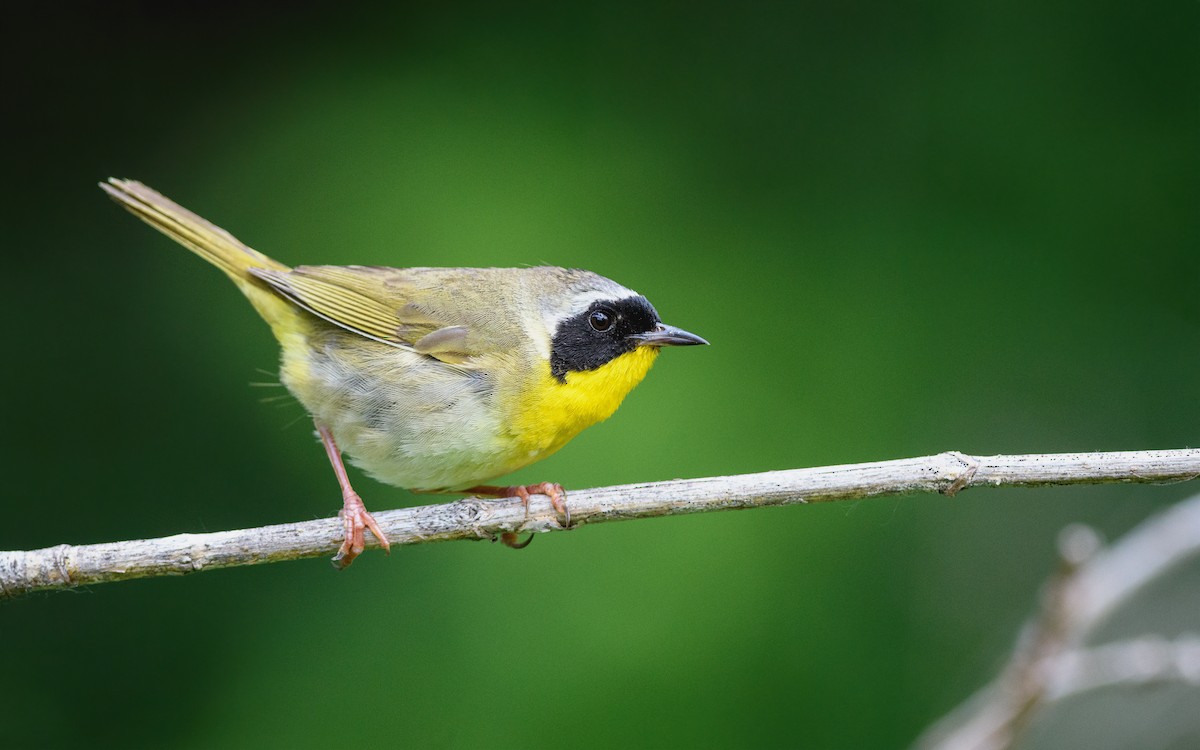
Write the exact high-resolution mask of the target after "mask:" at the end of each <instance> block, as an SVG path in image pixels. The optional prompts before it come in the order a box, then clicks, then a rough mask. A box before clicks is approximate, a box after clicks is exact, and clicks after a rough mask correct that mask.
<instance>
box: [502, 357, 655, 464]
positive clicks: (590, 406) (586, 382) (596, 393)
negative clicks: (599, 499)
mask: <svg viewBox="0 0 1200 750" xmlns="http://www.w3.org/2000/svg"><path fill="white" fill-rule="evenodd" d="M657 356H658V347H655V346H639V347H638V348H636V349H634V350H633V351H631V352H627V353H625V354H622V355H621V356H619V357H617V358H615V359H613V360H611V361H609V362H607V363H605V364H604V365H601V366H600V367H598V368H596V369H595V370H586V371H581V372H568V373H567V374H566V382H560V381H558V380H556V379H555V378H554V376H553V375H551V374H550V364H549V363H548V362H542V363H541V365H540V368H541V373H539V375H538V377H537V379H536V380H535V383H534V385H533V386H531V387H530V388H529V389H528V391H527V392H526V393H525V394H523V397H522V398H521V399H520V406H519V407H518V409H517V413H516V415H515V417H514V418H513V420H512V423H511V424H512V426H513V437H514V439H515V443H516V445H515V448H516V451H517V452H519V453H521V454H525V455H528V456H529V460H530V461H533V460H535V459H537V458H544V457H545V456H548V455H550V454H551V453H554V452H555V451H557V450H558V449H559V448H561V447H563V446H564V445H566V444H567V442H568V441H569V440H570V439H571V438H573V437H575V436H576V435H578V434H579V433H580V431H582V430H583V429H584V428H586V427H590V426H591V425H594V424H596V423H597V422H600V421H602V420H605V419H608V418H609V417H610V416H612V413H613V412H614V411H616V410H617V407H618V406H620V405H621V401H622V400H623V399H624V398H625V396H626V395H627V394H628V393H629V392H630V391H631V390H633V387H634V386H636V385H637V384H638V383H640V382H642V378H644V377H646V373H647V372H649V371H650V366H651V365H653V364H654V359H655V358H656V357H657Z"/></svg>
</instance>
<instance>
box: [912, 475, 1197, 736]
mask: <svg viewBox="0 0 1200 750" xmlns="http://www.w3.org/2000/svg"><path fill="white" fill-rule="evenodd" d="M1059 552H1060V556H1061V558H1062V565H1063V567H1062V569H1061V570H1060V571H1059V572H1058V573H1057V574H1056V575H1055V576H1054V577H1053V578H1051V579H1050V580H1049V582H1048V583H1047V585H1046V589H1045V591H1044V593H1043V597H1042V609H1041V612H1039V613H1038V615H1037V617H1036V618H1034V619H1033V620H1032V621H1030V622H1029V623H1027V624H1026V625H1025V627H1024V628H1022V630H1021V633H1020V636H1019V637H1018V640H1017V645H1016V647H1015V648H1014V650H1013V653H1012V656H1011V657H1010V659H1009V662H1008V664H1007V665H1006V666H1005V667H1004V669H1003V671H1002V672H1001V674H1000V676H999V677H997V678H996V679H995V680H994V681H993V682H992V683H991V684H990V685H987V686H986V687H984V688H983V689H982V690H980V691H979V692H977V693H976V694H975V695H973V696H972V697H971V698H969V699H968V700H967V701H966V702H964V703H963V704H962V705H960V706H958V707H957V708H955V709H954V710H953V711H951V712H950V713H949V714H947V715H946V716H945V717H943V718H942V719H940V720H939V721H938V722H937V723H935V724H934V725H932V726H931V727H930V728H929V729H927V730H926V731H925V733H924V734H923V735H922V736H921V737H920V738H918V739H917V741H916V743H915V744H914V748H917V749H918V750H1006V749H1007V748H1011V747H1013V746H1014V744H1015V743H1016V742H1017V740H1018V739H1019V737H1020V735H1021V731H1022V730H1023V729H1024V728H1025V727H1026V726H1027V725H1028V724H1029V722H1030V720H1031V718H1032V717H1033V715H1034V714H1035V713H1037V712H1039V711H1042V710H1045V709H1046V708H1047V707H1048V706H1049V705H1051V704H1053V703H1055V702H1057V701H1060V700H1063V699H1065V698H1068V697H1071V696H1075V695H1078V694H1080V693H1083V692H1087V691H1089V690H1095V689H1097V688H1100V687H1112V686H1116V685H1121V684H1135V685H1136V684H1144V683H1149V682H1165V681H1172V682H1181V683H1187V684H1200V637H1197V636H1195V635H1188V634H1185V635H1181V636H1179V637H1177V638H1175V639H1167V638H1163V637H1161V636H1159V635H1156V634H1153V633H1146V634H1144V635H1142V636H1140V637H1136V638H1130V639H1127V640H1122V641H1117V642H1113V643H1107V644H1100V645H1088V643H1087V641H1088V639H1089V636H1091V635H1092V634H1093V633H1095V632H1096V630H1097V628H1098V627H1099V626H1101V625H1103V624H1104V623H1105V622H1107V621H1108V619H1109V617H1110V616H1111V615H1112V614H1113V613H1114V612H1115V611H1116V610H1117V609H1118V608H1119V607H1120V606H1121V605H1122V604H1125V603H1126V602H1128V601H1129V600H1130V599H1132V598H1133V597H1134V596H1135V595H1136V594H1138V593H1139V592H1142V591H1144V590H1145V589H1146V587H1147V586H1149V585H1150V584H1151V583H1152V582H1154V581H1155V580H1157V579H1159V578H1160V577H1162V576H1164V575H1166V574H1167V573H1169V572H1170V571H1171V570H1172V569H1174V568H1175V567H1176V566H1178V565H1180V564H1182V563H1183V562H1185V561H1187V560H1189V559H1191V558H1192V557H1194V556H1196V555H1200V495H1197V496H1194V497H1192V498H1190V499H1188V500H1185V501H1183V502H1181V503H1178V504H1177V505H1174V506H1172V507H1170V508H1168V509H1167V510H1165V511H1163V512H1161V513H1159V514H1158V515H1156V516H1154V517H1152V518H1150V519H1149V520H1147V521H1144V522H1143V523H1142V524H1141V525H1140V526H1138V527H1137V528H1136V529H1134V530H1133V531H1131V532H1129V533H1128V534H1126V535H1125V536H1124V537H1123V538H1122V539H1121V540H1120V541H1118V542H1117V543H1116V544H1114V545H1113V546H1111V547H1109V548H1107V549H1104V550H1102V551H1101V550H1100V542H1099V537H1098V536H1097V535H1096V532H1095V531H1093V530H1092V529H1090V528H1088V527H1086V526H1081V525H1078V524H1075V525H1072V526H1069V527H1067V528H1066V529H1064V530H1063V533H1062V534H1061V535H1060V537H1059Z"/></svg>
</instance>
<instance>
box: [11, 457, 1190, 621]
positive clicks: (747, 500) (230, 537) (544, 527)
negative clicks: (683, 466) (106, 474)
mask: <svg viewBox="0 0 1200 750" xmlns="http://www.w3.org/2000/svg"><path fill="white" fill-rule="evenodd" d="M1198 476H1200V449H1184V450H1166V451H1127V452H1114V453H1059V454H1030V455H1019V456H987V457H981V456H968V455H965V454H962V453H958V452H955V451H951V452H947V453H939V454H937V455H934V456H926V457H922V458H909V459H900V460H895V461H882V462H878V463H867V464H846V465H842V466H828V467H820V468H811V469H792V470H787V471H771V472H765V473H761V474H744V475H740V476H729V477H707V478H702V479H681V480H675V481H670V482H654V483H647V484H630V485H623V486H617V487H604V488H600V489H592V490H580V491H576V492H571V493H570V496H569V498H568V505H569V506H570V509H571V518H572V522H573V528H574V527H578V526H582V525H586V524H593V523H602V522H606V521H621V520H627V519H633V518H647V517H653V516H669V515H682V514H687V513H702V512H708V511H717V510H734V509H740V508H755V507H765V506H774V505H795V504H806V503H818V502H831V501H836V500H857V499H862V498H869V497H883V496H889V495H903V494H912V493H922V492H936V493H940V494H943V495H954V494H956V493H958V492H959V491H961V490H963V489H966V488H968V487H979V486H994V487H999V486H1041V485H1060V484H1101V483H1112V482H1173V481H1186V480H1190V479H1195V478H1196V477H1198ZM374 516H375V519H376V521H377V522H378V523H379V525H380V527H381V528H382V529H383V532H384V533H385V534H386V535H387V537H388V539H389V541H390V542H391V543H392V544H393V545H405V544H419V543H422V542H439V541H449V540H454V539H474V540H478V539H493V540H494V539H495V538H496V536H497V535H499V534H502V533H508V532H517V533H538V532H547V531H558V530H561V528H562V527H561V526H560V525H559V522H558V520H557V517H556V515H555V512H554V509H553V508H552V507H551V505H550V502H549V499H548V498H545V497H543V496H534V499H533V502H531V504H530V507H529V508H528V510H526V509H524V508H522V506H521V503H520V501H519V500H515V499H510V500H481V499H477V498H468V499H465V500H457V501H454V502H448V503H439V504H436V505H427V506H422V507H416V508H402V509H398V510H390V511H381V512H376V513H375V514H374ZM341 533H342V524H341V521H339V520H338V519H336V518H329V519H322V520H317V521H306V522H302V523H292V524H282V525H277V526H264V527H260V528H253V529H241V530H237V531H223V532H215V533H205V534H177V535H175V536H169V537H163V538H161V539H140V540H132V541H127V542H112V543H108V544H89V545H79V546H72V545H66V544H63V545H59V546H57V547H49V548H46V549H40V550H32V551H13V552H0V598H11V597H14V596H18V595H21V594H26V593H30V592H33V591H42V590H51V589H65V588H72V587H75V586H82V585H88V584H93V583H105V582H109V581H121V580H127V579H132V578H145V577H150V576H163V575H180V574H186V573H194V572H197V571H201V570H212V569H217V568H228V567H233V566H237V565H253V564H257V563H267V562H277V561H281V560H296V559H300V558H308V557H316V556H320V555H328V554H332V553H333V552H334V551H335V550H336V549H337V548H338V545H339V544H340V542H341ZM368 546H369V547H378V543H377V542H376V541H375V540H373V539H372V540H371V541H370V543H369V544H368Z"/></svg>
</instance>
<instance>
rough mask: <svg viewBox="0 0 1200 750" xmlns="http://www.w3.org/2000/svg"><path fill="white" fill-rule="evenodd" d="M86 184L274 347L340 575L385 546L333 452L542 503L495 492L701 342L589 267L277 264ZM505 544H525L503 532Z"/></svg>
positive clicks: (172, 207) (115, 184) (131, 197)
mask: <svg viewBox="0 0 1200 750" xmlns="http://www.w3.org/2000/svg"><path fill="white" fill-rule="evenodd" d="M100 187H101V188H103V189H104V190H105V192H107V193H108V194H109V195H110V196H112V197H113V199H115V200H116V201H117V202H118V203H120V204H121V205H122V206H124V207H125V208H127V209H128V210H129V211H131V212H132V213H133V214H134V215H135V216H137V217H138V218H140V219H142V220H143V221H145V222H146V223H148V224H150V225H151V226H152V227H154V228H155V229H157V230H159V231H160V232H162V233H163V234H166V235H167V236H168V237H170V238H171V239H173V240H175V241H176V242H179V243H180V244H182V245H183V246H184V247H187V248H188V249H189V250H191V251H192V252H194V253H196V254H197V255H199V256H200V257H202V258H204V259H205V260H207V261H208V262H209V263H212V264H213V265H215V266H216V267H217V268H219V269H221V270H222V271H224V272H225V274H226V275H227V276H229V278H230V279H232V280H233V283H235V284H237V287H238V289H240V290H241V291H242V294H244V295H246V297H247V298H248V299H249V300H250V304H252V305H254V309H255V310H257V311H258V313H259V315H261V316H262V317H263V319H264V320H266V322H267V324H268V325H270V326H271V330H272V331H273V332H274V333H275V337H276V338H277V339H278V340H279V344H280V347H281V348H282V357H281V364H280V378H281V380H282V381H283V384H284V385H285V386H286V387H287V389H288V390H289V391H291V393H292V395H294V396H295V397H296V399H297V400H299V401H300V403H301V404H303V406H304V408H305V409H307V410H308V413H309V414H310V415H311V416H312V418H313V421H314V423H315V425H316V428H317V432H318V434H319V435H320V438H321V442H322V443H323V444H324V446H325V451H326V453H327V454H328V456H329V461H330V463H331V464H332V465H333V470H334V473H335V474H336V475H337V479H338V483H339V484H340V485H341V488H342V506H343V507H342V510H341V512H340V514H339V515H340V516H341V518H342V523H343V528H344V539H343V542H342V545H341V548H340V549H339V550H338V553H337V555H336V556H334V558H333V560H334V563H335V564H336V565H337V566H338V567H345V566H347V565H349V564H350V563H351V562H352V561H353V560H354V558H355V557H357V556H358V555H359V554H360V553H361V552H362V551H363V544H364V530H366V529H369V530H370V531H371V533H373V534H374V535H375V536H376V538H378V539H379V542H380V544H381V545H382V546H383V547H384V548H385V549H390V546H389V544H388V541H387V538H386V537H385V536H384V535H383V533H382V532H381V531H380V529H379V526H378V525H377V524H376V523H375V519H374V518H372V517H371V514H370V513H368V512H367V509H366V507H365V506H364V505H363V502H362V499H361V498H360V497H359V496H358V493H356V492H355V491H354V489H353V488H352V487H351V486H350V480H349V479H348V478H347V476H346V469H345V467H344V466H343V465H342V458H341V456H342V451H345V452H346V453H347V454H348V455H349V456H350V458H351V460H352V461H353V462H354V464H355V465H357V466H359V467H360V468H361V469H363V470H364V471H365V472H366V473H367V474H369V475H371V476H373V477H374V478H376V479H378V480H380V481H382V482H386V483H388V484H393V485H396V486H399V487H404V488H408V489H412V490H416V491H422V492H461V493H464V494H466V493H473V494H484V495H491V496H496V497H519V498H521V500H522V501H523V502H524V503H525V504H526V507H528V504H529V496H530V493H533V492H537V493H543V494H546V495H548V496H549V497H550V499H551V501H552V502H553V504H554V507H555V509H556V510H557V512H558V513H560V514H561V515H562V516H563V519H564V520H563V523H564V525H570V514H569V512H568V510H567V507H566V504H565V502H564V494H565V493H564V492H563V489H562V487H561V486H560V485H557V484H553V483H548V482H544V483H541V484H536V485H526V486H518V487H495V486H490V485H483V484H481V482H486V481H487V480H489V479H491V478H493V477H498V476H501V475H504V474H508V473H510V472H512V471H516V470H517V469H520V468H521V467H523V466H526V465H528V464H530V463H533V462H534V461H537V460H538V459H541V458H545V457H546V456H549V455H550V454H552V453H554V452H555V451H557V450H558V449H559V448H561V447H563V445H565V444H566V443H567V442H568V441H569V440H570V439H571V438H573V437H575V436H576V435H578V434H579V432H580V431H582V430H583V429H584V428H585V427H588V426H590V425H593V424H595V423H596V422H599V421H601V420H603V419H606V418H607V417H609V416H610V415H611V414H612V413H613V412H614V411H616V408H617V406H619V405H620V403H621V400H622V399H624V398H625V395H626V394H628V393H629V391H630V390H632V389H633V387H634V386H635V385H637V384H638V383H639V382H641V380H642V378H643V377H644V376H645V375H646V372H647V371H648V370H649V369H650V366H651V365H652V364H653V363H654V360H655V358H656V357H657V356H658V352H659V350H660V349H661V348H662V347H664V346H689V345H693V344H706V343H708V342H706V341H705V340H704V339H702V338H700V337H699V336H696V335H695V334H692V333H688V332H687V331H684V330H681V329H679V328H674V327H672V326H668V325H665V324H664V323H663V322H662V321H661V320H660V319H659V317H658V313H657V312H656V311H655V309H654V307H653V306H652V305H651V304H650V302H649V301H647V300H646V298H645V297H643V296H641V295H640V294H638V293H637V292H634V291H631V290H629V289H627V288H625V287H623V286H621V285H620V284H617V283H616V282H614V281H610V280H609V279H606V278H604V277H603V276H599V275H597V274H594V273H592V272H590V271H582V270H576V269H566V268H556V267H551V266H543V267H538V268H382V267H377V266H296V267H295V268H289V267H288V266H285V265H283V264H282V263H280V262H279V261H276V260H273V259H271V258H268V257H267V256H265V255H263V254H262V253H260V252H258V251H256V250H253V249H251V248H250V247H248V246H247V245H245V244H243V243H242V242H240V241H238V240H237V238H235V237H234V236H233V235H231V234H229V233H228V232H226V231H225V230H223V229H221V228H219V227H217V226H214V225H213V224H210V223H209V222H207V221H205V220H204V219H202V218H200V217H199V216H197V215H196V214H194V213H192V212H191V211H188V210H187V209H185V208H183V207H182V206H180V205H178V204H176V203H174V202H172V201H171V200H169V199H167V198H166V197H164V196H162V195H160V194H159V193H157V192H155V191H154V190H151V189H150V188H148V187H146V186H145V185H143V184H141V183H139V182H135V181H132V180H119V179H115V178H110V179H109V180H108V182H107V183H100ZM504 541H505V542H506V543H507V544H509V545H510V546H514V547H515V546H523V545H519V544H517V543H516V541H515V538H514V537H512V536H511V535H506V536H505V540H504Z"/></svg>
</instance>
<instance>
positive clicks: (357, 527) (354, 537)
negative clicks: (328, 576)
mask: <svg viewBox="0 0 1200 750" xmlns="http://www.w3.org/2000/svg"><path fill="white" fill-rule="evenodd" d="M317 432H319V433H320V434H321V444H322V445H324V446H325V453H326V455H328V456H329V463H330V464H332V465H333V473H334V474H336V475H337V480H338V484H339V485H341V487H342V509H341V511H339V512H338V517H339V518H341V519H342V528H343V535H344V536H343V538H342V546H341V547H340V548H339V549H338V551H337V554H336V555H334V556H333V566H334V567H335V568H338V569H339V570H342V569H344V568H346V567H347V566H349V565H350V563H352V562H354V558H356V557H358V556H359V555H360V554H362V551H363V549H364V547H365V546H366V545H365V543H364V540H363V530H364V529H370V530H371V533H372V534H374V535H375V538H376V539H378V540H379V544H380V545H381V546H382V547H383V550H384V551H385V552H387V553H388V554H391V552H392V545H390V544H388V540H387V537H386V536H384V535H383V532H382V531H380V529H379V524H377V523H375V519H374V517H372V516H371V514H370V513H368V512H367V506H365V505H363V501H362V498H361V497H359V496H358V493H357V492H355V491H354V488H353V487H351V486H350V477H348V476H346V466H345V465H344V464H343V463H342V452H341V450H339V449H338V447H337V443H335V442H334V441H333V433H332V432H330V431H329V428H328V427H326V426H325V425H323V424H320V423H318V424H317Z"/></svg>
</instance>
